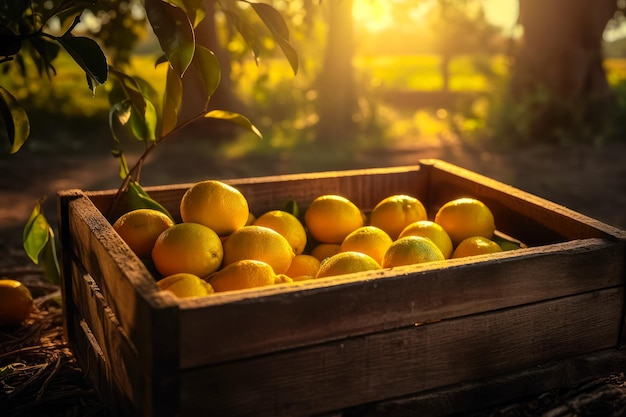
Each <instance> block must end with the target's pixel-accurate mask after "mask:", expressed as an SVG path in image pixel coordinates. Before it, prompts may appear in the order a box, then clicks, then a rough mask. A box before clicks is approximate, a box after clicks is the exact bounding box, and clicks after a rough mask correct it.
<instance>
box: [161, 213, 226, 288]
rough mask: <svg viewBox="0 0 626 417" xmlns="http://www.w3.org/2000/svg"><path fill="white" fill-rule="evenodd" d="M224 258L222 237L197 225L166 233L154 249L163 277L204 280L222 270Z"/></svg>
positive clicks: (180, 224) (192, 224)
mask: <svg viewBox="0 0 626 417" xmlns="http://www.w3.org/2000/svg"><path fill="white" fill-rule="evenodd" d="M223 257H224V250H223V248H222V242H221V240H220V238H219V236H218V235H217V234H216V233H215V232H214V231H213V230H211V229H210V228H208V227H206V226H203V225H201V224H198V223H179V224H175V225H174V226H172V227H169V228H167V229H165V231H163V233H161V234H160V235H159V237H158V238H157V240H156V242H155V243H154V248H153V249H152V261H153V262H154V266H155V268H156V269H157V271H158V272H159V273H160V274H161V275H163V276H168V275H174V274H178V273H180V272H187V273H190V274H194V275H197V276H199V277H205V276H207V275H209V274H210V273H212V272H214V271H216V270H217V269H218V268H219V267H220V265H221V264H222V259H223Z"/></svg>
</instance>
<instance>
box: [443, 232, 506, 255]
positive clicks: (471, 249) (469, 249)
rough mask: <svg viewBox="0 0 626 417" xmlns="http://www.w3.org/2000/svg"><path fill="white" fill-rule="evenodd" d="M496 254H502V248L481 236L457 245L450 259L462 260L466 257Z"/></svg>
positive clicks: (470, 238) (469, 238)
mask: <svg viewBox="0 0 626 417" xmlns="http://www.w3.org/2000/svg"><path fill="white" fill-rule="evenodd" d="M497 252H502V248H501V247H500V245H498V244H497V243H496V242H494V241H493V240H491V239H487V238H486V237H482V236H472V237H468V238H467V239H464V240H463V241H462V242H461V243H459V245H458V246H457V247H456V248H455V249H454V252H453V253H452V258H464V257H466V256H474V255H484V254H488V253H497Z"/></svg>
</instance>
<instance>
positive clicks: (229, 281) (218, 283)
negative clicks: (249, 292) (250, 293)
mask: <svg viewBox="0 0 626 417" xmlns="http://www.w3.org/2000/svg"><path fill="white" fill-rule="evenodd" d="M208 282H209V284H211V286H212V287H213V289H214V290H215V291H216V292H223V291H232V290H243V289H246V288H255V287H263V286H265V285H273V284H274V283H275V282H276V274H275V273H274V270H273V269H272V267H271V266H270V265H269V264H267V263H265V262H262V261H257V260H254V259H242V260H239V261H235V262H233V263H231V264H229V265H226V266H225V267H223V268H222V269H220V270H219V271H217V272H215V273H214V274H213V275H211V276H210V277H209V278H208Z"/></svg>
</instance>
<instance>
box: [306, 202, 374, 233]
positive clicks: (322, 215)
mask: <svg viewBox="0 0 626 417" xmlns="http://www.w3.org/2000/svg"><path fill="white" fill-rule="evenodd" d="M304 223H305V224H306V226H307V228H308V230H309V233H311V236H313V238H314V239H315V240H317V241H318V242H320V243H337V244H340V243H341V242H342V241H343V240H344V239H345V237H346V236H348V235H349V234H350V233H351V232H353V231H354V230H356V229H358V228H359V227H361V226H363V213H361V210H359V208H358V207H357V206H356V205H355V204H354V203H353V202H352V201H350V200H348V199H347V198H345V197H342V196H339V195H332V194H327V195H321V196H319V197H317V198H315V199H314V200H313V201H312V202H311V204H310V205H309V207H308V208H307V209H306V211H305V212H304Z"/></svg>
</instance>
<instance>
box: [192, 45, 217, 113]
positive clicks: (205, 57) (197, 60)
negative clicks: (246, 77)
mask: <svg viewBox="0 0 626 417" xmlns="http://www.w3.org/2000/svg"><path fill="white" fill-rule="evenodd" d="M192 65H193V67H194V69H195V70H196V72H197V73H198V76H199V77H200V81H201V82H202V86H203V87H204V93H205V94H206V97H207V100H206V104H207V105H208V103H209V99H210V98H211V96H213V94H214V93H215V90H216V89H217V86H218V85H219V84H220V78H221V69H220V63H219V61H218V60H217V57H216V56H215V54H214V53H213V52H212V51H210V50H209V49H207V48H205V47H203V46H200V45H198V46H196V53H195V55H194V57H193V63H192ZM205 108H206V107H205Z"/></svg>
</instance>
